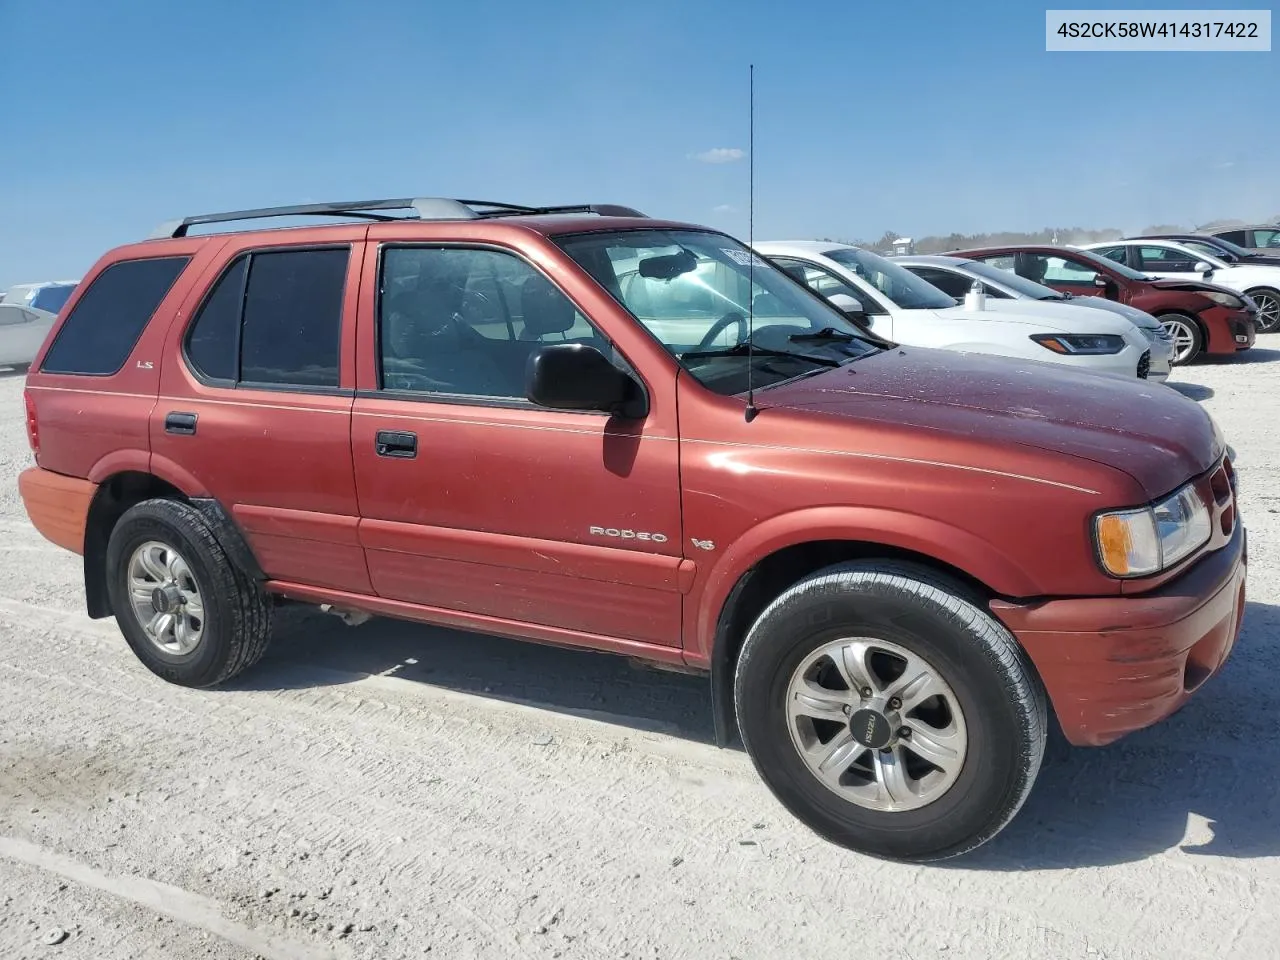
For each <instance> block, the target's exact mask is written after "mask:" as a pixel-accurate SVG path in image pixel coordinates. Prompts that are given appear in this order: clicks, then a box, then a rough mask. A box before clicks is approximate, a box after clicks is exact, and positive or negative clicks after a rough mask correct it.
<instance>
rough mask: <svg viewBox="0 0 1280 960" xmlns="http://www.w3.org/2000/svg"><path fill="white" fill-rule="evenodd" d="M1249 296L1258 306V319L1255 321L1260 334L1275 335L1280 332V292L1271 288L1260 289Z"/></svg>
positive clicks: (1249, 292)
mask: <svg viewBox="0 0 1280 960" xmlns="http://www.w3.org/2000/svg"><path fill="white" fill-rule="evenodd" d="M1247 296H1249V297H1252V298H1253V302H1254V303H1256V304H1257V305H1258V318H1257V320H1256V321H1255V323H1256V325H1257V329H1258V332H1259V333H1275V332H1276V331H1277V330H1280V290H1272V289H1271V288H1270V287H1259V288H1258V289H1257V290H1250V291H1248V293H1247Z"/></svg>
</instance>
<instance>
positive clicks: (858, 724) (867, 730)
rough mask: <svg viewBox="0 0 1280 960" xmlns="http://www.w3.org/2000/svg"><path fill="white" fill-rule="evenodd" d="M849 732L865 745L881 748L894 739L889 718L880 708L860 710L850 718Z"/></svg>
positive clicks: (875, 748) (871, 747)
mask: <svg viewBox="0 0 1280 960" xmlns="http://www.w3.org/2000/svg"><path fill="white" fill-rule="evenodd" d="M849 732H850V733H852V734H853V739H855V740H857V741H858V742H859V743H860V744H862V745H863V746H864V747H869V748H870V749H872V750H880V749H882V748H884V747H887V746H888V745H889V741H890V740H891V739H893V727H892V726H890V724H889V718H888V717H886V716H885V715H884V714H883V713H881V712H880V711H879V710H869V709H864V710H858V711H856V712H855V713H854V714H853V716H851V717H850V718H849Z"/></svg>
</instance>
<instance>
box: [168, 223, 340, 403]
mask: <svg viewBox="0 0 1280 960" xmlns="http://www.w3.org/2000/svg"><path fill="white" fill-rule="evenodd" d="M349 256H350V250H349V248H347V247H342V248H331V249H325V250H273V251H265V252H261V253H251V254H246V255H244V256H242V257H241V258H240V259H239V260H237V261H235V262H234V263H233V264H232V265H231V267H230V268H229V269H228V270H226V271H225V272H224V273H223V274H222V276H221V278H219V280H218V282H217V283H216V284H215V285H214V287H213V290H212V291H211V292H210V293H209V295H208V296H207V297H206V298H205V301H204V303H203V304H202V305H201V307H200V310H199V312H198V313H197V314H196V318H195V321H194V322H193V323H192V325H191V329H190V331H189V332H188V334H187V343H186V353H187V361H188V362H189V363H190V364H191V366H192V368H193V369H194V370H195V372H196V373H198V374H200V375H201V376H203V377H204V378H205V379H207V380H213V381H218V382H223V383H227V384H234V383H243V384H249V385H251V384H262V385H283V386H302V387H336V386H338V355H339V342H340V339H341V330H342V294H343V289H344V287H345V284H346V277H347V261H348V259H349Z"/></svg>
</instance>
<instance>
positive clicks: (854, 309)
mask: <svg viewBox="0 0 1280 960" xmlns="http://www.w3.org/2000/svg"><path fill="white" fill-rule="evenodd" d="M827 302H828V303H829V304H831V305H832V306H833V307H835V308H836V309H837V310H839V311H840V312H841V313H843V314H844V315H845V316H846V317H852V318H856V319H864V318H865V317H866V315H867V311H866V310H865V309H864V308H863V306H862V304H861V303H860V302H859V301H858V298H857V297H851V296H850V295H849V294H847V293H833V294H831V296H829V297H827Z"/></svg>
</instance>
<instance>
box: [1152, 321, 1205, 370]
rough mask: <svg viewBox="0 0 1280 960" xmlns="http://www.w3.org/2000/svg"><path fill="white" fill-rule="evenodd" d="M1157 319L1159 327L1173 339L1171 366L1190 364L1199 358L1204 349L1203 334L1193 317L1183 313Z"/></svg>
mask: <svg viewBox="0 0 1280 960" xmlns="http://www.w3.org/2000/svg"><path fill="white" fill-rule="evenodd" d="M1159 319H1160V324H1161V326H1163V327H1164V328H1165V330H1167V331H1168V332H1169V336H1170V337H1171V338H1173V359H1172V361H1171V362H1172V363H1173V364H1175V365H1181V364H1184V363H1190V362H1191V361H1192V360H1194V359H1196V357H1198V356H1200V351H1201V350H1203V349H1204V334H1203V333H1202V332H1201V331H1200V324H1198V323H1197V322H1196V321H1195V318H1194V317H1189V316H1187V315H1186V314H1185V313H1165V314H1161V315H1160V318H1159Z"/></svg>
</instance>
